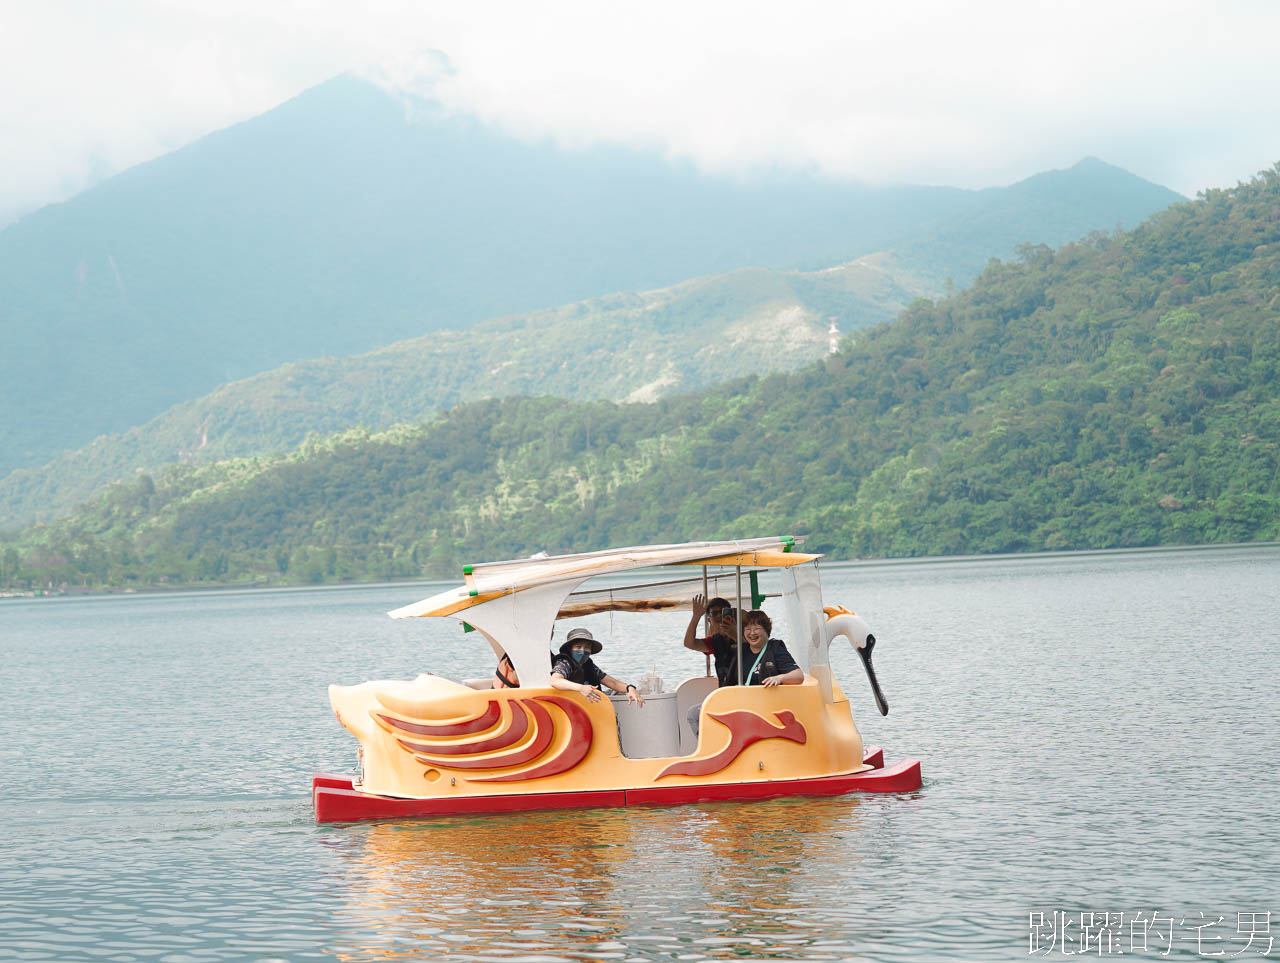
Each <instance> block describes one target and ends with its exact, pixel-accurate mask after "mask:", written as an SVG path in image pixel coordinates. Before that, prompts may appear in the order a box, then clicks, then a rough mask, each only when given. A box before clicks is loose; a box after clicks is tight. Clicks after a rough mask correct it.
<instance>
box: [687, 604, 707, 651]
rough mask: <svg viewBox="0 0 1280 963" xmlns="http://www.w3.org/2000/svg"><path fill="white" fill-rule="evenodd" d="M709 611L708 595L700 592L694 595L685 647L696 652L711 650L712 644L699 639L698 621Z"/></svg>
mask: <svg viewBox="0 0 1280 963" xmlns="http://www.w3.org/2000/svg"><path fill="white" fill-rule="evenodd" d="M706 613H707V597H706V596H705V595H703V594H702V593H701V592H699V593H698V594H697V595H695V596H694V597H693V615H692V616H691V617H690V619H689V626H688V628H686V629H685V630H684V647H685V648H686V649H693V651H694V652H710V651H711V646H710V644H709V643H708V642H706V641H705V640H703V639H699V638H698V637H697V635H698V622H699V620H700V619H701V618H702V617H703V616H704V615H706Z"/></svg>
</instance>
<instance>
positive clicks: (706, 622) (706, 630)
mask: <svg viewBox="0 0 1280 963" xmlns="http://www.w3.org/2000/svg"><path fill="white" fill-rule="evenodd" d="M702 599H703V601H706V600H707V567H706V566H705V565H704V566H702ZM702 635H703V638H707V639H709V638H711V616H710V614H708V612H707V611H706V610H705V609H704V610H703V612H702ZM707 675H711V653H710V652H708V653H707Z"/></svg>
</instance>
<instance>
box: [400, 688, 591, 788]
mask: <svg viewBox="0 0 1280 963" xmlns="http://www.w3.org/2000/svg"><path fill="white" fill-rule="evenodd" d="M507 702H508V705H510V706H511V712H510V716H509V718H508V719H507V722H506V724H504V725H500V726H499V727H498V730H497V731H496V732H492V733H490V732H485V733H484V734H483V735H482V736H479V737H476V738H472V739H464V740H461V741H449V742H444V741H442V742H433V741H428V740H414V739H408V738H400V736H399V734H396V733H395V732H394V730H400V733H405V734H407V733H410V732H412V733H415V734H422V735H445V734H446V733H443V732H439V731H438V730H440V729H442V728H444V727H443V726H435V727H431V726H426V725H422V724H419V723H410V722H407V721H405V720H403V719H397V718H395V717H394V716H388V715H379V716H378V718H379V719H380V720H382V721H383V722H384V723H385V724H386V725H387V726H388V727H389V728H391V729H392V730H393V734H396V735H397V738H396V741H397V742H398V743H399V744H400V746H401V748H403V749H404V750H405V751H406V752H411V753H413V757H414V758H415V759H417V760H418V762H420V763H422V764H423V765H424V766H432V767H436V768H439V769H457V770H480V771H481V772H484V773H496V772H497V771H498V770H502V769H511V768H512V767H514V766H523V765H526V764H527V763H532V762H536V761H537V760H538V759H539V757H541V756H542V755H543V754H544V753H545V752H546V751H547V750H548V749H549V748H550V747H551V744H552V742H554V741H555V735H556V723H557V720H556V718H555V716H554V715H553V713H551V712H550V711H549V710H548V709H547V707H546V705H543V704H542V703H546V704H548V705H552V706H555V707H556V708H558V709H559V710H560V712H561V713H563V714H564V717H565V719H566V720H567V721H568V724H569V729H568V737H567V739H566V740H565V744H564V747H563V748H562V749H560V751H559V752H557V753H556V754H555V755H553V756H552V757H551V758H550V759H547V760H545V761H544V762H542V763H541V764H540V765H536V766H534V767H533V768H532V769H526V770H524V771H521V772H505V773H501V774H499V775H484V776H482V777H479V778H474V777H473V781H475V782H519V781H522V780H525V779H538V778H540V777H542V776H554V775H556V774H557V773H561V772H566V771H568V770H570V769H572V768H573V767H574V766H576V765H577V764H578V763H580V762H581V761H582V760H583V759H585V758H586V755H587V753H588V752H589V751H590V749H591V743H592V739H593V736H594V732H593V729H592V726H591V718H590V716H588V715H587V713H586V712H585V711H584V710H583V709H582V707H581V706H578V705H577V704H575V703H574V702H572V701H571V700H569V699H564V698H560V697H558V696H539V697H536V698H533V699H510V700H507ZM501 709H502V703H501V701H498V700H494V701H491V702H490V703H489V708H488V709H486V710H485V712H484V713H483V714H482V715H480V716H477V717H476V719H475V720H472V721H469V722H463V723H457V724H456V725H457V726H471V727H472V728H470V729H469V730H465V731H466V732H477V731H481V727H480V725H479V724H478V722H479V720H482V719H490V718H492V720H493V722H498V721H499V720H500V719H501V718H502V712H501ZM531 718H532V723H531V721H530V720H531ZM490 725H492V723H491V724H490ZM424 729H434V730H435V731H432V732H430V733H423V732H422V730H424ZM461 731H462V730H455V732H450V733H448V735H453V734H460V733H461ZM522 743H523V744H522ZM509 747H512V749H511V751H510V752H501V753H497V754H496V755H495V754H494V753H496V752H497V750H500V749H507V748H509Z"/></svg>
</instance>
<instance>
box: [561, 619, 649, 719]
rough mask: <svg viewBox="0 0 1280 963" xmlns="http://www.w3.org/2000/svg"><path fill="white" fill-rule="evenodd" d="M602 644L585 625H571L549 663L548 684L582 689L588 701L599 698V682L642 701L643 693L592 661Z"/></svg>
mask: <svg viewBox="0 0 1280 963" xmlns="http://www.w3.org/2000/svg"><path fill="white" fill-rule="evenodd" d="M603 648H604V646H603V645H601V644H600V643H599V642H597V641H596V639H595V637H594V636H593V635H592V634H591V633H590V632H589V631H588V630H586V629H570V630H569V637H568V638H567V639H566V640H565V643H564V645H562V646H560V654H559V655H558V656H557V657H556V658H555V660H554V661H553V662H552V664H551V685H552V686H553V687H555V688H557V689H566V690H573V691H576V692H581V693H582V694H583V695H584V696H586V697H587V701H588V702H599V701H600V692H599V691H598V690H599V686H602V685H603V686H607V687H608V688H610V689H612V690H613V691H614V692H617V693H626V696H627V701H628V702H634V703H635V704H636V705H638V706H643V705H644V696H642V695H640V693H639V691H638V690H637V689H636V687H635V686H633V685H623V684H622V683H621V682H619V681H618V680H617V679H615V678H614V677H613V676H611V675H608V674H607V673H605V672H604V670H602V669H601V668H600V667H599V666H598V665H596V664H595V663H594V662H593V661H591V657H592V656H593V655H596V654H597V653H598V652H599V651H600V650H601V649H603Z"/></svg>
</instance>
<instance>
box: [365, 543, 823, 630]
mask: <svg viewBox="0 0 1280 963" xmlns="http://www.w3.org/2000/svg"><path fill="white" fill-rule="evenodd" d="M803 541H804V536H798V537H794V538H793V537H791V536H777V537H774V538H751V539H742V540H739V541H732V542H686V543H684V544H682V545H641V546H637V547H633V548H617V549H611V550H609V551H604V552H584V553H581V554H578V555H551V556H547V557H544V558H522V559H514V560H512V561H508V562H490V563H488V564H485V565H468V566H466V567H465V568H464V569H463V572H464V573H465V575H466V579H467V583H466V585H465V586H459V587H458V588H454V589H449V590H448V591H445V592H441V593H439V594H438V595H433V596H431V597H430V598H427V599H423V600H422V601H421V602H415V603H413V604H412V605H406V606H403V607H401V608H398V609H393V610H392V611H391V612H388V613H387V614H388V615H390V616H391V617H392V618H393V619H409V618H421V617H424V616H444V615H455V614H456V613H458V612H460V611H461V610H462V609H470V608H474V607H476V606H479V605H482V604H484V603H485V602H488V601H489V600H490V599H493V598H496V597H498V596H500V595H510V594H512V593H515V592H521V591H526V590H529V589H532V588H536V587H540V586H544V585H552V584H555V583H559V582H565V583H572V584H570V585H567V586H566V588H565V595H568V594H569V592H571V591H572V590H573V586H574V585H576V584H578V583H580V582H582V581H584V580H585V579H588V578H593V577H595V576H598V575H610V574H613V573H617V572H627V571H632V570H634V569H638V568H649V567H652V566H656V565H681V564H684V565H691V564H692V565H742V566H747V567H761V568H771V567H775V566H777V567H789V566H791V565H797V564H800V563H802V562H807V561H810V560H811V559H812V558H814V556H812V555H801V554H799V553H796V552H793V551H792V549H793V548H795V547H796V546H798V545H800V544H801V543H802V542H803ZM468 621H470V619H468Z"/></svg>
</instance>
